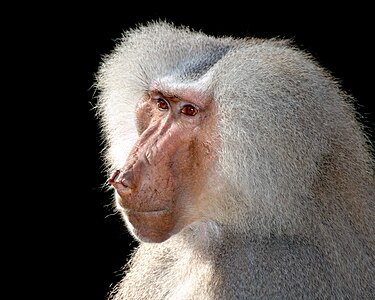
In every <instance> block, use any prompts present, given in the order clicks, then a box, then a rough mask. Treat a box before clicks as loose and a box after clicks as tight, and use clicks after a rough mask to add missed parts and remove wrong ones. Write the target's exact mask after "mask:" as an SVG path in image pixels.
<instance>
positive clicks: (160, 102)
mask: <svg viewBox="0 0 375 300" xmlns="http://www.w3.org/2000/svg"><path fill="white" fill-rule="evenodd" d="M156 101H157V103H158V108H159V110H168V109H169V104H168V102H167V101H166V100H164V99H162V98H159V99H157V100H156Z"/></svg>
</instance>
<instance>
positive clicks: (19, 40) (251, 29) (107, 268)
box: [3, 3, 375, 300]
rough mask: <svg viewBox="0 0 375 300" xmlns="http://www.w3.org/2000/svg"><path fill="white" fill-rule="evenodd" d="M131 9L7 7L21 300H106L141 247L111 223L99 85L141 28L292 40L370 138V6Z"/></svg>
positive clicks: (14, 236)
mask: <svg viewBox="0 0 375 300" xmlns="http://www.w3.org/2000/svg"><path fill="white" fill-rule="evenodd" d="M134 5H137V4H133V7H128V8H125V7H123V6H115V5H107V4H101V5H100V6H99V5H97V6H96V5H95V4H90V6H85V5H83V6H79V7H78V6H75V5H66V4H65V5H62V4H61V5H60V4H55V5H54V6H53V7H52V6H50V7H46V6H40V7H39V6H37V5H35V4H33V6H32V7H25V6H22V12H20V11H19V10H18V9H19V8H17V7H16V8H15V9H14V10H12V11H9V13H11V16H14V17H13V18H12V17H11V18H10V21H7V22H8V23H7V24H5V25H4V27H3V30H4V33H5V35H4V40H5V41H6V43H4V49H3V50H6V51H9V53H10V56H8V55H4V56H3V62H4V63H7V62H9V61H11V62H12V57H13V56H14V57H16V61H17V62H18V64H15V65H16V67H14V65H13V64H12V65H11V66H12V67H11V72H10V73H9V74H10V76H8V78H7V79H10V82H11V83H14V85H12V84H10V85H9V87H10V88H11V89H12V93H13V95H16V97H12V98H14V99H15V101H13V102H12V101H9V102H11V105H12V106H13V105H14V107H12V108H13V110H12V112H14V113H15V117H14V118H13V119H12V123H11V125H10V126H9V128H11V131H10V132H13V131H14V132H16V134H11V136H12V140H11V141H12V142H13V141H14V140H16V142H17V144H16V145H20V146H16V147H14V151H13V147H12V146H13V145H15V144H13V143H12V142H11V143H10V144H9V145H10V149H12V152H13V154H14V153H16V155H17V161H18V162H20V163H19V166H17V165H16V166H12V167H11V171H10V172H14V174H13V173H11V175H10V176H11V178H13V179H16V180H12V181H14V182H15V183H16V184H15V186H14V189H13V191H14V193H12V194H13V195H15V196H13V197H9V198H7V199H11V201H12V203H14V205H20V207H22V208H21V209H17V210H16V208H15V207H13V208H12V209H9V210H6V211H4V212H5V213H4V214H5V217H9V216H10V215H12V219H14V220H16V221H17V224H18V225H17V226H13V228H15V229H13V230H14V231H9V230H7V231H8V232H10V234H9V235H10V236H11V237H12V243H11V244H12V245H13V244H14V245H20V246H17V247H15V250H14V251H13V250H11V252H13V253H12V254H14V253H15V254H16V258H14V259H13V260H12V263H13V264H12V268H11V272H10V273H11V274H12V275H14V277H13V276H11V277H10V278H12V280H11V282H12V283H14V284H15V285H16V288H9V291H10V292H11V293H12V294H19V293H22V292H25V293H26V294H30V293H36V294H37V295H38V296H39V298H41V297H46V298H49V299H54V298H58V299H60V298H61V299H91V300H95V299H102V300H104V299H105V295H106V293H107V292H108V291H109V290H110V287H111V285H113V284H114V283H115V282H117V281H118V280H119V279H120V278H121V267H122V266H123V265H124V264H125V262H126V261H127V258H128V255H129V253H130V250H131V249H132V247H133V246H134V245H135V243H134V242H133V241H132V239H131V238H130V236H129V235H128V233H127V231H126V230H125V228H124V225H123V222H122V221H121V219H120V217H119V216H118V215H113V211H112V209H111V199H112V194H111V193H109V192H106V191H105V190H103V189H102V185H103V183H104V182H105V180H106V178H105V174H104V173H103V172H102V170H103V168H102V161H101V158H100V151H101V149H102V145H101V143H100V132H99V128H98V125H97V120H96V119H95V114H94V111H93V106H94V105H95V91H94V89H93V88H92V84H93V83H94V74H95V72H96V70H97V68H98V65H99V63H100V60H101V57H102V55H104V54H107V53H109V52H110V50H111V49H112V48H113V46H114V45H115V39H117V38H120V37H121V34H122V32H123V30H126V29H128V28H130V27H134V26H135V25H136V24H138V23H142V22H147V21H150V20H155V19H163V20H168V21H172V22H174V23H175V24H176V25H180V24H183V25H188V26H190V27H191V28H194V29H197V30H202V31H204V32H206V33H208V34H213V35H232V36H238V37H244V36H256V37H266V38H268V37H276V36H278V37H283V38H291V39H293V40H294V41H295V42H296V44H297V45H298V46H299V47H301V48H303V49H305V50H307V51H309V52H311V53H312V54H313V56H315V57H316V58H317V60H318V61H319V62H320V63H321V64H322V65H323V66H324V67H326V68H327V69H329V70H330V71H331V72H332V73H333V75H334V76H336V77H337V78H338V79H339V80H340V81H341V83H342V85H343V87H344V89H345V90H346V91H348V92H349V93H351V94H352V95H353V96H354V97H355V98H356V99H357V101H358V110H359V111H360V112H361V113H362V114H363V115H364V116H365V117H366V118H367V122H366V125H367V126H368V127H369V128H370V129H371V128H372V130H373V125H371V124H372V123H374V119H375V117H374V114H375V112H374V111H375V106H374V101H373V93H372V90H373V86H374V83H373V78H374V76H373V69H374V62H373V58H372V57H373V51H374V50H373V47H372V46H371V43H372V40H373V38H374V31H373V29H372V28H373V27H374V21H373V20H374V18H373V16H372V14H371V12H372V10H371V9H370V8H368V7H365V6H359V5H358V6H352V5H346V6H344V4H340V6H341V7H340V8H337V9H336V10H335V11H334V10H332V9H331V10H330V9H328V8H327V7H325V6H319V4H317V3H315V4H314V6H312V5H306V6H305V7H296V6H295V7H292V6H290V7H288V6H279V7H274V6H272V5H271V4H268V3H267V4H266V5H265V6H264V7H258V8H251V7H250V8H249V7H248V6H249V5H251V3H247V4H246V6H244V7H238V6H234V5H233V6H232V7H231V8H226V7H223V9H222V11H220V10H218V11H215V12H210V11H206V12H204V11H201V10H200V8H199V6H197V5H195V6H194V7H193V8H192V6H193V4H192V3H181V7H180V8H178V9H177V8H176V9H175V10H173V9H169V10H168V11H167V10H165V8H163V7H160V6H156V7H148V5H147V4H146V3H140V4H139V7H136V6H134ZM4 14H5V15H6V14H7V10H4ZM19 82H22V85H21V86H20V85H19ZM9 87H6V88H9ZM6 131H7V130H6ZM14 137H16V138H14ZM371 137H372V136H371ZM20 170H22V172H20ZM20 182H22V183H23V184H24V185H20V184H19V183H20ZM26 187H27V188H26ZM25 191H26V193H25ZM12 205H13V204H12ZM17 208H18V207H17ZM15 211H16V213H15ZM12 224H13V223H12ZM10 227H12V225H10ZM13 232H17V233H16V234H13ZM10 249H12V248H10ZM12 257H14V256H12Z"/></svg>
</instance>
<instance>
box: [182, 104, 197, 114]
mask: <svg viewBox="0 0 375 300" xmlns="http://www.w3.org/2000/svg"><path fill="white" fill-rule="evenodd" d="M181 113H183V114H184V115H187V116H195V115H196V114H197V113H198V109H197V108H196V107H194V106H193V105H191V104H187V105H184V107H182V109H181Z"/></svg>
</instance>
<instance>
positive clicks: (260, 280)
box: [95, 21, 375, 300]
mask: <svg viewBox="0 0 375 300" xmlns="http://www.w3.org/2000/svg"><path fill="white" fill-rule="evenodd" d="M95 75H96V78H95V86H96V88H97V91H98V94H97V105H96V108H97V110H96V111H97V117H98V122H99V124H100V126H101V130H102V131H101V133H102V136H103V140H104V141H105V146H104V147H103V160H104V161H105V164H106V166H107V169H106V172H108V178H109V179H108V184H109V188H112V187H113V188H114V199H113V203H114V207H115V209H116V211H118V212H119V213H120V214H121V216H122V217H123V219H124V224H126V226H127V229H128V230H129V232H130V233H131V234H132V236H133V237H134V238H135V239H136V240H137V241H138V244H137V246H136V249H134V252H133V253H132V256H131V259H130V260H129V262H128V263H127V265H126V266H124V276H123V278H122V280H120V282H119V283H117V285H116V287H115V288H113V289H112V290H110V291H109V295H108V298H110V299H116V300H119V299H137V300H139V299H374V297H375V281H374V280H375V262H374V256H375V243H374V238H375V230H374V226H375V225H374V224H375V220H374V199H375V197H374V196H375V193H374V190H375V188H374V158H373V152H372V148H371V144H370V142H369V140H370V139H369V137H368V134H367V131H366V130H365V128H364V125H363V123H362V122H360V120H359V113H358V112H357V111H356V107H355V99H354V97H353V96H351V95H350V94H349V93H348V92H346V91H344V89H343V88H342V87H341V84H340V83H339V81H338V80H336V79H335V78H334V76H333V75H332V74H331V73H330V72H329V71H328V70H327V69H326V68H325V67H323V66H322V65H321V64H320V63H318V62H317V60H316V59H315V58H314V57H313V56H312V55H311V54H310V53H308V52H307V51H306V50H303V49H301V48H300V47H298V46H296V45H295V43H294V42H293V41H291V40H287V39H281V38H276V37H275V38H271V39H264V38H259V37H247V38H239V37H233V36H227V37H224V36H221V37H218V36H213V35H207V34H205V33H203V32H201V31H197V30H195V29H191V28H189V27H187V26H177V25H174V24H173V23H169V22H164V21H151V22H148V23H146V24H140V25H138V26H135V28H133V29H129V30H127V31H125V32H124V34H123V36H122V37H121V39H120V41H118V42H117V43H116V45H115V46H114V49H113V50H112V51H111V52H110V53H109V54H107V55H105V56H103V59H102V61H101V62H100V64H99V67H98V71H97V73H96V74H95Z"/></svg>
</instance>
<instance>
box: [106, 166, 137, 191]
mask: <svg viewBox="0 0 375 300" xmlns="http://www.w3.org/2000/svg"><path fill="white" fill-rule="evenodd" d="M107 183H108V184H110V185H112V186H113V187H114V188H115V189H116V190H124V188H125V189H133V188H134V175H133V172H132V171H131V170H128V171H125V172H124V171H120V170H116V171H115V172H113V174H112V176H111V177H110V178H109V179H108V180H107Z"/></svg>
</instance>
